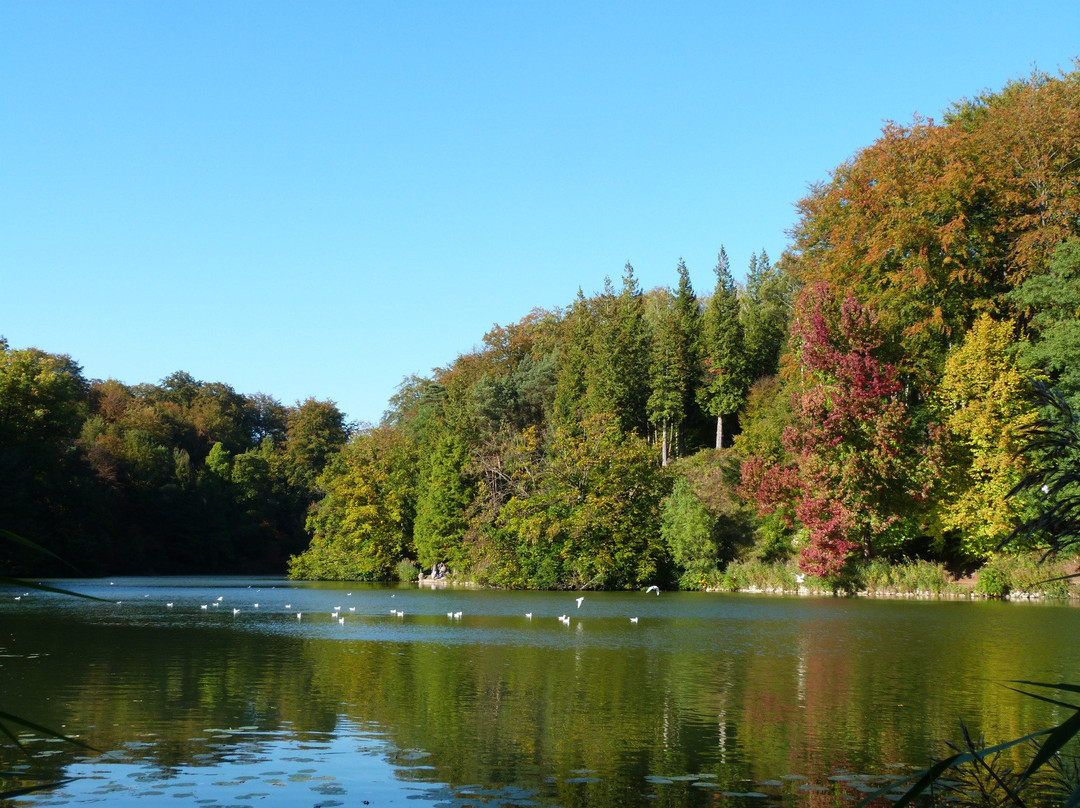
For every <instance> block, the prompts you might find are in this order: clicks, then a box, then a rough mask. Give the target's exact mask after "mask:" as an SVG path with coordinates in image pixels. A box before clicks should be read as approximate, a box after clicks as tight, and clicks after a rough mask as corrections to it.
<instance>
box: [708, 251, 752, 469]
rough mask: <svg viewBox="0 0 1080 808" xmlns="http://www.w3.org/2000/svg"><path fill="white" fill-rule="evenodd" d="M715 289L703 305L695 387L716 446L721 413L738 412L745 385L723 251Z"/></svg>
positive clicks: (719, 439)
mask: <svg viewBox="0 0 1080 808" xmlns="http://www.w3.org/2000/svg"><path fill="white" fill-rule="evenodd" d="M713 271H714V272H715V273H716V288H715V289H714V290H713V294H712V297H711V298H709V302H708V303H707V304H706V306H705V316H704V322H703V327H702V336H703V354H704V365H705V373H704V378H703V380H702V384H701V387H700V388H698V401H699V403H700V404H701V408H702V409H703V410H704V411H705V412H706V413H707V414H709V415H711V416H713V417H714V418H716V448H717V449H720V448H722V447H723V444H724V416H725V415H733V414H734V413H736V412H738V410H739V408H740V407H741V406H742V404H743V401H744V400H745V398H746V390H747V387H748V378H747V369H746V355H745V347H744V344H743V327H742V323H740V322H739V300H738V296H737V294H736V290H735V281H734V280H733V279H732V277H731V269H730V265H729V262H728V257H727V253H726V252H725V251H724V248H723V247H721V248H720V254H719V255H718V256H717V262H716V267H715V269H714V270H713Z"/></svg>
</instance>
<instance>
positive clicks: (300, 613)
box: [296, 612, 304, 620]
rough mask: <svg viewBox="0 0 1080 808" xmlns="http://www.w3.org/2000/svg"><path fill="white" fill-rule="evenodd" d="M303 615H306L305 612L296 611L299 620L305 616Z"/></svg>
mask: <svg viewBox="0 0 1080 808" xmlns="http://www.w3.org/2000/svg"><path fill="white" fill-rule="evenodd" d="M303 616H304V613H303V612H297V613H296V619H297V620H299V619H300V618H301V617H303Z"/></svg>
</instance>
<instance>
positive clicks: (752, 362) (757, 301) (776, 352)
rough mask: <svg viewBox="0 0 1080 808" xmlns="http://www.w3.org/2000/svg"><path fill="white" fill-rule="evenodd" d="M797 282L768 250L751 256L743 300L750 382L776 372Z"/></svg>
mask: <svg viewBox="0 0 1080 808" xmlns="http://www.w3.org/2000/svg"><path fill="white" fill-rule="evenodd" d="M794 293H795V285H794V283H793V282H792V280H791V278H790V277H789V276H788V275H787V273H785V272H784V271H783V268H782V267H781V266H774V265H773V264H771V263H770V262H769V256H768V254H767V253H766V252H765V250H762V251H761V255H760V256H758V255H756V254H755V255H751V256H750V266H749V268H748V269H747V272H746V284H745V286H744V287H743V292H742V299H741V301H740V305H741V308H740V311H739V322H740V323H742V328H743V335H744V336H743V345H744V346H745V355H746V374H747V378H748V379H749V381H750V382H751V383H753V382H755V381H757V380H758V379H761V378H764V377H766V376H772V375H774V374H775V373H776V372H777V370H778V369H779V366H780V353H781V352H782V350H783V348H784V346H785V344H786V343H787V334H788V324H789V322H790V321H791V308H792V304H793V301H794Z"/></svg>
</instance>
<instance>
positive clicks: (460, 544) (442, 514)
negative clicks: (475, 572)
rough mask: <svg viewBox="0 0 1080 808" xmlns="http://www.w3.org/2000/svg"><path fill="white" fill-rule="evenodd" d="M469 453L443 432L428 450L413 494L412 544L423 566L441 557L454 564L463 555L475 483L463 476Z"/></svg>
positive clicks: (455, 564) (427, 565)
mask: <svg viewBox="0 0 1080 808" xmlns="http://www.w3.org/2000/svg"><path fill="white" fill-rule="evenodd" d="M468 460H469V457H468V453H467V452H466V450H465V447H464V446H462V445H461V443H459V442H458V441H457V440H456V439H455V438H454V436H452V435H443V436H442V437H441V438H440V439H439V440H438V441H437V442H436V443H435V446H434V447H433V448H432V450H431V451H430V452H429V455H428V458H427V461H426V463H425V466H426V468H424V469H423V471H422V472H421V477H420V479H419V483H418V492H417V497H416V520H415V524H414V528H413V544H414V545H415V547H416V554H417V555H416V558H417V561H419V562H420V566H421V567H423V568H424V569H427V568H429V567H430V566H431V565H432V564H434V563H438V562H440V561H445V562H449V564H450V567H451V568H452V569H454V568H457V567H458V566H459V565H460V564H461V563H462V561H463V557H464V552H465V548H464V538H465V532H466V529H467V527H468V524H469V520H468V509H469V506H470V505H471V504H472V501H473V497H474V495H475V488H476V486H475V484H474V483H473V482H472V481H471V480H469V479H467V477H466V466H467V464H468Z"/></svg>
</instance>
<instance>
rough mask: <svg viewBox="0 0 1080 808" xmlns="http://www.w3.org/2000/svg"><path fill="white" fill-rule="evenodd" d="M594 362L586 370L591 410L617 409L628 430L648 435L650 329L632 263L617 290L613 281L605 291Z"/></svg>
mask: <svg viewBox="0 0 1080 808" xmlns="http://www.w3.org/2000/svg"><path fill="white" fill-rule="evenodd" d="M599 305H600V311H599V313H598V314H599V316H598V320H597V324H596V330H595V332H594V334H593V345H592V351H591V361H590V362H589V365H588V367H587V368H586V372H585V379H586V387H587V392H586V398H587V404H588V410H589V412H590V413H592V414H594V415H603V414H607V413H613V414H614V415H615V417H616V418H617V419H618V422H619V426H620V428H621V429H622V431H623V432H635V433H637V434H639V435H644V434H645V431H646V427H647V424H648V418H647V408H646V405H647V402H648V398H649V353H650V351H649V333H648V328H647V323H646V322H645V300H644V296H643V295H642V293H641V288H640V287H639V286H638V282H637V278H636V277H635V276H634V268H633V267H632V266H631V265H630V264H629V263H627V264H626V267H625V270H624V273H623V288H622V291H621V292H620V293H619V294H618V295H616V294H615V292H614V289H613V288H612V286H611V282H610V281H608V282H607V283H606V285H605V289H604V294H603V295H602V296H601V298H600V301H599Z"/></svg>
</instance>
